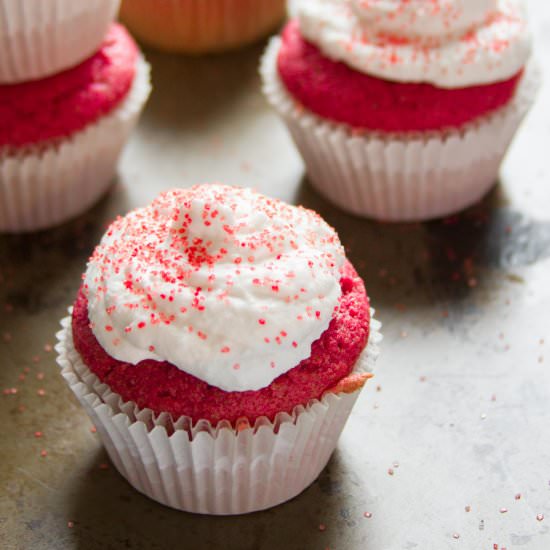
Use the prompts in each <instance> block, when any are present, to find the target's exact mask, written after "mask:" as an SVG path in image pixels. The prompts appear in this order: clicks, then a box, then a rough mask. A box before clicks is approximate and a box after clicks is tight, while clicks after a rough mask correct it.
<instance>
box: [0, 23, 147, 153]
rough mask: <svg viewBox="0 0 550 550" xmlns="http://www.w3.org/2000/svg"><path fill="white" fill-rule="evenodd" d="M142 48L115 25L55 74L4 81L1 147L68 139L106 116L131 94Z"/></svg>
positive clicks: (0, 95)
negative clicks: (90, 51) (87, 53)
mask: <svg viewBox="0 0 550 550" xmlns="http://www.w3.org/2000/svg"><path fill="white" fill-rule="evenodd" d="M138 55H139V51H138V48H137V46H136V44H135V42H134V41H133V40H132V38H131V37H130V35H129V34H128V32H127V31H126V30H125V29H124V27H122V26H121V25H118V24H113V25H112V26H111V28H110V29H109V31H108V33H107V36H106V37H105V39H104V40H103V43H102V44H101V46H100V49H99V51H98V52H97V53H95V54H94V55H93V56H92V57H90V58H89V59H87V60H86V61H84V62H83V63H81V64H80V65H77V66H76V67H74V68H72V69H68V70H66V71H63V72H61V73H58V74H56V75H54V76H50V77H47V78H44V79H42V80H35V81H30V82H24V83H20V84H12V85H8V86H0V120H2V125H1V126H0V147H9V148H10V149H19V148H23V147H29V146H32V145H37V144H42V143H47V142H49V141H52V140H61V139H64V138H67V137H69V136H71V135H72V134H74V133H75V132H78V131H80V130H82V129H83V128H85V127H86V126H87V125H89V124H93V123H94V122H96V121H97V120H98V119H99V118H101V117H103V116H106V115H108V114H109V113H110V112H112V111H113V109H115V108H116V107H117V105H119V104H120V103H121V102H122V101H123V100H124V99H125V98H126V96H127V94H128V92H129V90H130V87H131V86H132V83H133V82H134V78H135V74H136V63H137V58H138Z"/></svg>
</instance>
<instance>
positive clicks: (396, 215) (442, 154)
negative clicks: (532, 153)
mask: <svg viewBox="0 0 550 550" xmlns="http://www.w3.org/2000/svg"><path fill="white" fill-rule="evenodd" d="M280 44H281V41H280V38H273V39H272V40H271V42H270V44H269V46H268V48H267V51H266V53H265V55H264V57H263V59H262V63H261V68H260V72H261V74H262V78H263V88H264V93H265V95H266V96H267V98H268V100H269V102H270V103H271V104H272V105H273V106H274V107H275V109H276V110H277V111H278V112H279V114H280V115H281V116H282V118H283V119H284V121H285V123H286V124H287V126H288V129H289V131H290V134H291V136H292V138H293V140H294V142H295V144H296V146H297V148H298V150H299V151H300V153H301V155H302V157H303V159H304V162H305V165H306V168H307V172H308V176H309V180H310V182H311V184H312V185H313V186H314V187H315V188H316V189H317V190H318V191H319V192H320V193H321V194H322V195H324V196H325V197H326V198H327V199H329V200H330V201H331V202H332V203H334V204H335V205H337V206H338V207H340V208H342V209H343V210H346V211H348V212H351V213H352V214H356V215H360V216H367V217H372V218H376V219H380V220H386V221H419V220H427V219H432V218H437V217H441V216H445V215H448V214H451V213H454V212H457V211H460V210H462V209H464V208H465V207H467V206H470V205H472V204H474V203H476V202H477V201H478V200H479V199H481V197H483V195H485V194H486V193H487V192H488V191H489V189H490V188H491V187H493V185H495V183H496V181H497V176H498V171H499V166H500V164H501V162H502V159H503V157H504V155H505V153H506V151H507V149H508V146H509V144H510V142H511V141H512V138H513V136H514V134H515V132H516V130H517V129H518V127H519V125H520V123H521V121H522V119H523V118H524V116H525V115H526V113H527V111H528V110H529V108H530V106H531V105H532V103H533V101H534V98H535V95H536V92H537V90H538V87H539V81H540V75H539V72H538V70H537V68H536V67H535V66H534V63H530V64H529V66H528V67H527V70H526V74H525V75H524V77H523V78H522V81H521V83H520V85H519V87H518V90H517V92H516V95H515V97H514V99H513V100H512V101H511V103H509V104H508V105H507V106H506V107H504V108H502V109H500V110H499V111H497V112H495V113H493V114H491V115H488V116H485V117H482V118H480V119H478V120H476V121H475V122H474V123H471V124H469V125H467V126H466V127H464V128H462V129H457V130H452V129H451V130H448V131H441V132H429V133H428V132H426V133H424V134H415V135H412V136H410V135H399V134H387V135H382V134H381V133H377V132H357V131H354V130H353V129H352V128H350V127H349V126H347V125H345V124H338V123H333V122H331V121H328V120H325V119H322V118H321V117H319V116H317V115H315V114H313V113H311V112H308V111H307V110H305V109H304V108H303V107H302V106H300V105H298V103H297V102H296V100H295V99H293V97H292V96H291V95H290V93H289V92H288V91H287V89H286V87H285V86H284V83H283V82H282V80H281V79H280V77H279V74H278V70H277V55H278V52H279V48H280Z"/></svg>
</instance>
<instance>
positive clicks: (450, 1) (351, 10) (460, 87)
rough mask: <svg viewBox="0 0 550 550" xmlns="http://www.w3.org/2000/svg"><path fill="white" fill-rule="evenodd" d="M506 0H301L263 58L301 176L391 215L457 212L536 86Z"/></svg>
mask: <svg viewBox="0 0 550 550" xmlns="http://www.w3.org/2000/svg"><path fill="white" fill-rule="evenodd" d="M529 58H530V36H529V32H528V29H527V25H526V21H525V18H524V13H523V10H522V8H521V6H520V5H519V4H518V2H516V1H512V0H482V1H481V0H438V1H433V2H424V1H420V0H410V1H405V0H384V1H382V0H373V1H365V0H307V1H304V0H299V2H298V3H297V6H296V17H295V18H294V19H293V20H292V21H291V22H290V23H289V24H288V25H287V26H286V28H285V29H284V31H283V33H282V36H281V37H280V38H276V39H273V40H272V42H271V43H270V45H269V47H268V50H267V52H266V54H265V57H264V59H263V62H262V67H261V72H262V75H263V80H264V90H265V93H266V95H267V97H268V99H269V101H270V102H271V104H272V105H273V106H274V107H275V108H276V109H277V110H278V112H279V113H280V114H281V115H282V117H283V119H284V120H285V122H286V123H287V125H288V128H289V130H290V133H291V135H292V137H293V139H294V141H295V143H296V145H297V147H298V149H299V150H300V152H301V154H302V156H303V158H304V161H305V164H306V168H307V171H308V175H309V178H310V181H311V183H312V185H313V186H314V187H315V188H316V189H317V190H318V191H319V192H320V193H322V194H323V195H324V196H325V197H327V198H328V199H329V200H331V201H332V202H333V203H334V204H336V205H338V206H339V207H341V208H343V209H344V210H347V211H349V212H351V213H354V214H358V215H362V216H369V217H374V218H378V219H381V220H390V221H413V220H425V219H430V218H436V217H440V216H445V215H447V214H451V213H453V212H456V211H459V210H461V209H463V208H465V207H467V206H469V205H471V204H473V203H475V202H476V201H478V200H479V199H480V198H481V197H482V196H483V195H484V194H485V193H487V191H488V190H489V189H490V188H491V187H492V186H493V185H494V184H495V182H496V179H497V175H498V170H499V166H500V163H501V161H502V159H503V157H504V155H505V153H506V150H507V148H508V146H509V144H510V142H511V140H512V137H513V135H514V133H515V132H516V130H517V128H518V126H519V124H520V122H521V120H522V119H523V117H524V116H525V114H526V112H527V111H528V109H529V107H530V105H531V103H532V102H533V98H534V95H535V92H536V89H537V80H538V74H537V71H536V70H535V69H534V67H533V63H532V61H531V62H530V61H529Z"/></svg>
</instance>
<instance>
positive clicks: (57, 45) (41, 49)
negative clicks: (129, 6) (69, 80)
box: [0, 0, 120, 84]
mask: <svg viewBox="0 0 550 550" xmlns="http://www.w3.org/2000/svg"><path fill="white" fill-rule="evenodd" d="M119 4H120V0H85V1H82V0H80V1H79V0H76V1H75V0H0V51H1V52H2V54H1V55H0V84H13V83H15V82H23V81H27V80H34V79H38V78H44V77H46V76H49V75H52V74H54V73H58V72H60V71H63V70H65V69H68V68H70V67H73V66H74V65H77V64H79V63H80V62H81V61H83V60H84V59H86V58H87V57H90V56H91V55H92V54H93V53H95V51H96V50H97V49H98V48H99V46H100V44H101V43H102V41H103V39H104V37H105V34H106V33H107V30H108V29H109V25H110V24H111V23H112V22H113V20H114V19H115V17H116V14H117V11H118V8H119Z"/></svg>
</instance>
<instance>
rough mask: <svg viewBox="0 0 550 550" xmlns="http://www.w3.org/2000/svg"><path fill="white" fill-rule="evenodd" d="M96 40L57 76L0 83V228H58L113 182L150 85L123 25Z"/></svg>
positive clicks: (27, 229)
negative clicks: (97, 44) (94, 46)
mask: <svg viewBox="0 0 550 550" xmlns="http://www.w3.org/2000/svg"><path fill="white" fill-rule="evenodd" d="M106 3H107V4H109V5H111V6H115V7H116V2H115V3H114V4H113V3H112V2H106ZM84 30H85V29H84ZM84 30H83V32H84ZM89 30H90V29H88V31H89ZM98 42H101V44H100V47H99V50H98V51H97V52H96V53H94V54H93V55H92V56H91V57H89V58H88V59H85V60H81V62H80V63H79V64H78V65H76V66H74V67H72V68H69V69H66V70H64V71H63V72H59V73H57V74H54V75H52V76H48V77H46V78H43V79H42V80H32V81H26V82H22V83H17V84H9V85H0V120H1V121H2V124H0V231H6V232H13V233H18V232H25V231H35V230H39V229H46V228H49V227H52V226H55V225H58V224H60V223H63V222H65V221H67V220H69V219H71V218H73V217H74V216H76V215H78V214H80V213H82V212H83V211H84V210H86V209H87V208H89V207H90V206H91V205H92V204H94V203H95V202H97V200H98V199H99V198H100V197H101V196H102V195H103V194H104V193H105V192H106V191H107V189H108V188H109V186H110V184H111V183H112V181H113V178H114V176H115V174H116V167H117V163H118V158H119V156H120V154H121V152H122V149H123V147H124V145H125V143H126V141H127V140H128V138H129V136H130V133H131V131H132V130H133V128H134V126H135V124H136V122H137V120H138V118H139V115H140V113H141V110H142V108H143V106H144V104H145V102H146V100H147V98H148V96H149V93H150V89H151V85H150V77H149V65H148V64H147V63H146V62H145V60H144V59H143V57H142V56H141V55H140V53H139V50H138V47H137V45H136V43H135V42H134V41H133V39H132V38H131V37H130V35H129V34H128V33H127V32H126V30H125V29H124V27H122V26H121V25H118V24H112V25H111V26H110V28H109V30H108V32H107V35H106V36H104V37H103V40H102V41H101V37H100V39H99V40H98Z"/></svg>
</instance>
